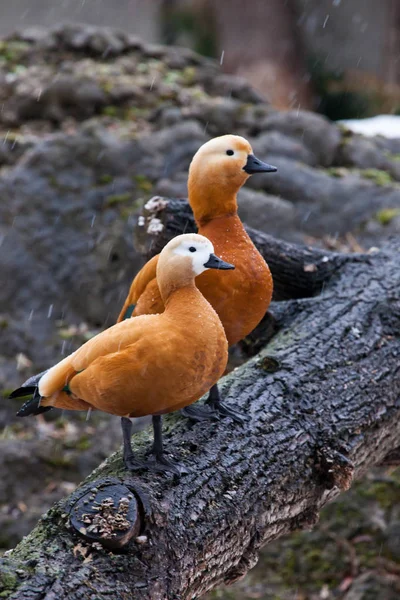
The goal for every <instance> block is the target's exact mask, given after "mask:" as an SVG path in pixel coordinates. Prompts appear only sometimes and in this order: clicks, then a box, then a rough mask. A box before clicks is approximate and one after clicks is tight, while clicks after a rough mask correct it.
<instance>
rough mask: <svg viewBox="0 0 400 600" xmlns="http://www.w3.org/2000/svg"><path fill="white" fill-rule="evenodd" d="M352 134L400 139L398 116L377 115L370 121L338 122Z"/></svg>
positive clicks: (347, 120) (345, 120)
mask: <svg viewBox="0 0 400 600" xmlns="http://www.w3.org/2000/svg"><path fill="white" fill-rule="evenodd" d="M338 123H341V124H342V125H345V126H346V127H347V128H348V129H350V130H351V131H354V133H361V134H363V135H366V136H374V135H383V136H384V137H387V138H400V116H398V115H378V116H377V117H371V118H370V119H344V120H343V121H338Z"/></svg>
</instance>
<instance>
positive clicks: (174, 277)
mask: <svg viewBox="0 0 400 600" xmlns="http://www.w3.org/2000/svg"><path fill="white" fill-rule="evenodd" d="M234 268H235V267H234V265H231V264H230V263H227V262H225V261H223V260H222V259H221V258H219V257H218V256H216V255H215V254H214V246H213V245H212V243H211V242H210V240H208V239H207V238H206V237H204V236H203V235H198V234H197V233H187V234H183V235H178V236H177V237H175V238H173V239H172V240H171V241H170V242H168V244H167V245H166V246H165V247H164V248H163V250H162V252H161V254H160V258H159V261H158V264H157V280H158V284H159V287H160V292H161V295H162V297H163V299H165V297H166V296H168V295H169V294H170V293H171V291H172V290H173V289H176V288H178V287H183V286H185V285H188V284H190V283H191V282H193V280H194V278H195V277H197V275H200V274H201V273H203V271H206V270H207V269H221V270H229V269H234Z"/></svg>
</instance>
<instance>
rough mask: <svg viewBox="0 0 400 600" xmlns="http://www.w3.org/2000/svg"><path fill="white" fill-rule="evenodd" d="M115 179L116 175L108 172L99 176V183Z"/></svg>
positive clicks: (105, 183) (103, 183)
mask: <svg viewBox="0 0 400 600" xmlns="http://www.w3.org/2000/svg"><path fill="white" fill-rule="evenodd" d="M113 181H114V177H113V176H112V175H107V174H106V173H105V174H104V175H101V176H100V177H99V181H98V182H99V185H107V184H108V183H112V182H113Z"/></svg>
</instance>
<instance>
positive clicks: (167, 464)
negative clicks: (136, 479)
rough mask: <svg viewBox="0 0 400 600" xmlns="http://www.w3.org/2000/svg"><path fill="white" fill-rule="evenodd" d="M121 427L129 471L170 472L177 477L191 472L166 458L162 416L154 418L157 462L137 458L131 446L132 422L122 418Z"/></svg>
mask: <svg viewBox="0 0 400 600" xmlns="http://www.w3.org/2000/svg"><path fill="white" fill-rule="evenodd" d="M121 427H122V434H123V439H124V449H123V459H124V464H125V466H126V468H127V469H128V470H129V471H139V470H141V469H143V470H147V471H158V472H170V473H174V474H175V475H184V474H185V473H188V472H189V471H188V469H186V468H185V467H184V466H183V465H179V464H178V463H174V462H173V461H172V460H170V459H169V458H167V457H166V456H165V454H164V448H163V442H162V429H161V417H160V416H154V417H153V429H154V444H153V448H152V454H153V455H154V457H155V461H152V460H138V459H137V458H135V456H134V454H133V450H132V444H131V435H132V421H131V420H130V419H128V418H127V417H122V418H121Z"/></svg>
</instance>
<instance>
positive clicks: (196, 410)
mask: <svg viewBox="0 0 400 600" xmlns="http://www.w3.org/2000/svg"><path fill="white" fill-rule="evenodd" d="M181 412H182V414H183V415H184V416H185V417H187V418H188V419H190V420H191V421H195V422H201V421H210V420H212V421H218V419H219V418H220V417H230V418H231V419H233V420H234V421H236V423H244V422H245V421H247V419H248V417H247V415H244V414H241V413H240V412H239V411H236V410H233V409H232V408H228V407H227V406H226V405H225V404H224V403H223V402H222V401H221V397H220V395H219V389H218V384H217V383H216V384H214V385H213V386H212V388H211V389H210V393H209V394H208V398H207V400H206V401H205V403H204V405H200V406H195V405H190V406H186V408H184V409H183V410H182V411H181Z"/></svg>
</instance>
